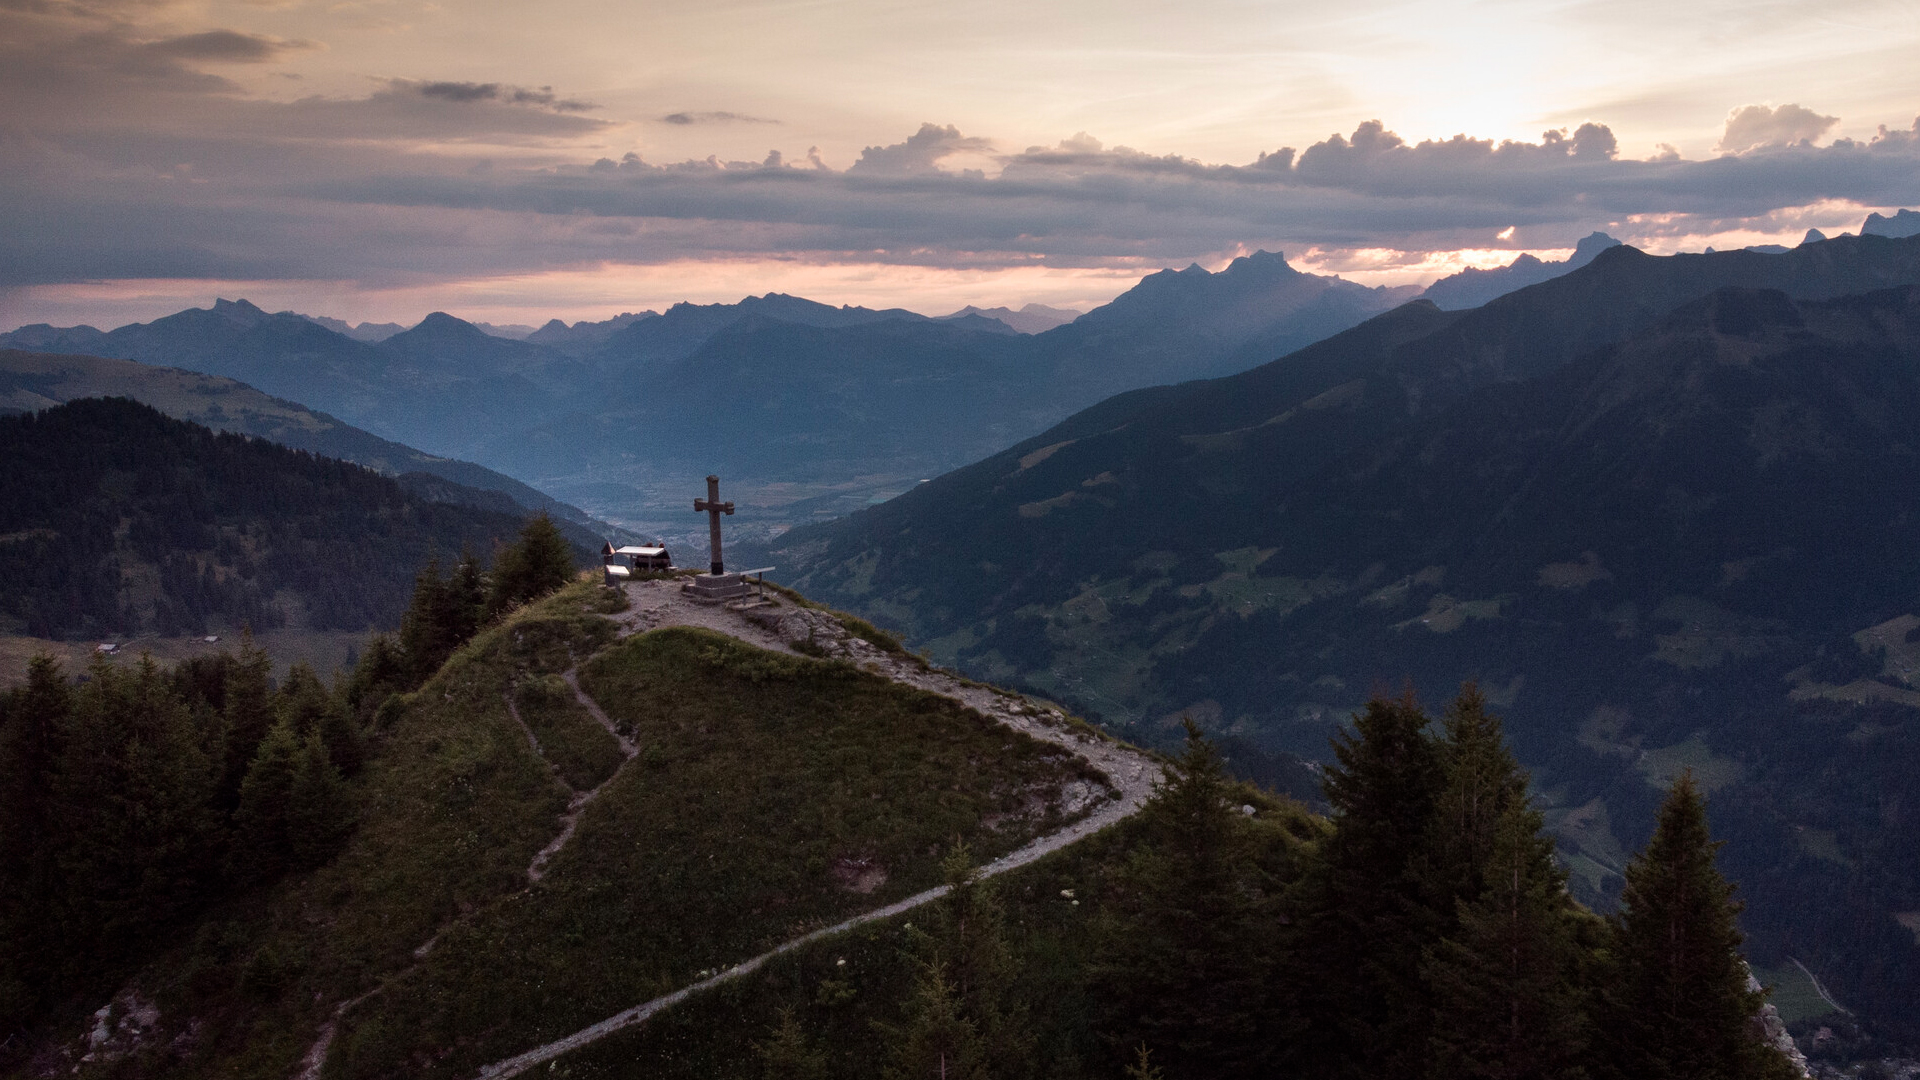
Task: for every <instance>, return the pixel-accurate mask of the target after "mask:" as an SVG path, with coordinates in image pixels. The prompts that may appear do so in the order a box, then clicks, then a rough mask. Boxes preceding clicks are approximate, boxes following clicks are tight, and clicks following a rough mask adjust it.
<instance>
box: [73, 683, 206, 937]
mask: <svg viewBox="0 0 1920 1080" xmlns="http://www.w3.org/2000/svg"><path fill="white" fill-rule="evenodd" d="M61 743H62V746H61V752H60V757H59V760H58V761H57V763H56V765H55V769H54V777H55V779H54V804H55V806H56V819H55V820H56V828H55V837H54V842H55V844H56V845H57V848H58V853H57V856H56V861H57V863H58V865H59V869H60V874H61V877H62V879H63V886H64V887H63V889H62V890H61V892H62V899H61V906H62V910H63V918H62V921H63V922H64V923H65V928H66V932H67V934H68V935H69V937H70V938H72V939H74V940H79V941H90V942H92V943H93V944H94V945H95V947H96V949H97V955H100V956H107V957H112V956H117V955H120V954H122V953H124V952H125V951H127V950H129V949H131V948H133V947H134V945H135V942H136V941H137V940H138V939H139V937H140V936H141V935H142V934H144V933H145V932H146V931H148V930H151V929H152V928H154V927H156V926H159V925H161V924H163V923H165V922H166V921H167V920H168V919H170V918H172V917H173V916H174V915H175V914H176V913H177V912H179V911H180V910H181V909H182V908H183V907H184V906H185V905H186V904H187V903H189V902H190V901H191V900H193V899H194V898H195V896H196V895H197V894H200V893H202V892H204V891H205V890H206V889H208V888H210V887H211V886H212V883H213V881H212V869H213V865H214V857H215V852H216V850H217V847H218V845H219V843H220V833H219V824H218V819H217V817H216V815H215V813H214V804H215V799H216V796H217V794H218V790H219V773H220V770H219V768H218V766H217V765H216V763H215V762H213V761H212V760H210V759H209V758H208V756H207V754H206V751H205V747H204V744H203V741H202V738H201V735H200V732H198V731H197V730H196V729H195V728H194V725H193V721H192V714H191V713H190V712H189V710H188V709H187V706H186V703H185V702H184V701H182V700H181V699H180V697H179V695H178V694H177V693H176V692H175V691H174V689H173V686H172V683H171V680H169V679H168V678H167V677H166V676H165V675H163V674H162V673H161V672H160V671H159V669H158V667H157V666H156V665H155V664H154V663H153V661H152V659H151V658H150V657H143V658H142V659H141V661H140V663H139V665H138V666H137V667H136V668H135V670H134V672H133V673H132V674H126V673H122V672H118V671H116V670H115V669H114V667H113V665H112V664H111V663H110V662H108V661H106V660H104V659H100V660H96V661H95V663H94V664H93V665H92V667H91V668H90V669H89V671H88V681H87V683H86V685H85V686H84V687H82V688H81V691H80V693H79V694H77V695H76V696H75V699H74V708H73V710H72V711H71V713H70V714H69V717H68V720H67V724H66V728H65V730H64V731H63V732H62V733H61Z"/></svg>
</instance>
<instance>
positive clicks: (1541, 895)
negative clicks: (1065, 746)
mask: <svg viewBox="0 0 1920 1080" xmlns="http://www.w3.org/2000/svg"><path fill="white" fill-rule="evenodd" d="M1437 727H1438V730H1435V728H1436V725H1435V723H1434V721H1433V719H1432V718H1430V717H1429V716H1428V715H1427V714H1426V713H1425V712H1424V711H1423V710H1422V709H1421V707H1420V706H1419V705H1418V704H1417V703H1416V702H1415V701H1413V700H1412V699H1411V697H1402V698H1398V699H1390V698H1376V699H1375V700H1373V701H1371V702H1370V703H1368V705H1367V706H1366V708H1365V710H1364V711H1363V712H1362V713H1360V714H1359V715H1358V716H1357V717H1356V718H1355V721H1354V724H1353V727H1352V729H1351V731H1350V732H1349V733H1347V734H1345V735H1343V736H1342V737H1341V738H1339V739H1338V740H1336V744H1335V753H1336V758H1337V760H1336V763H1335V764H1333V765H1331V766H1329V767H1328V768H1327V769H1326V772H1325V777H1324V788H1325V792H1326V797H1327V799H1328V801H1329V802H1330V803H1331V804H1332V807H1333V811H1334V812H1333V815H1332V817H1331V819H1330V820H1317V819H1313V818H1310V817H1308V816H1307V815H1304V814H1301V815H1298V818H1297V820H1296V822H1295V827H1293V828H1277V829H1276V828H1270V827H1263V826H1262V824H1261V823H1259V822H1257V821H1256V820H1255V819H1254V818H1253V817H1252V816H1250V815H1249V814H1248V813H1246V811H1248V810H1251V809H1252V807H1251V806H1245V805H1243V800H1242V794H1243V791H1242V788H1241V786H1240V785H1238V784H1237V783H1235V782H1234V781H1232V780H1230V779H1229V777H1228V776H1227V774H1226V772H1225V768H1224V765H1223V762H1222V760H1221V758H1220V756H1219V754H1218V752H1217V751H1216V750H1215V748H1214V747H1213V746H1212V744H1211V743H1210V742H1209V741H1208V740H1207V739H1206V738H1204V737H1203V736H1202V735H1201V733H1200V731H1199V730H1198V729H1197V728H1195V727H1194V726H1193V725H1192V724H1191V723H1189V724H1188V727H1187V742H1186V746H1185V750H1184V752H1183V754H1182V755H1181V756H1180V757H1179V759H1178V760H1176V761H1175V762H1173V763H1172V765H1171V767H1170V768H1169V770H1168V779H1167V780H1166V782H1165V783H1164V785H1163V786H1162V788H1161V790H1160V791H1159V792H1158V793H1157V794H1156V796H1155V797H1154V799H1153V800H1152V801H1151V802H1150V803H1149V805H1148V806H1147V808H1146V809H1145V810H1144V811H1143V813H1142V815H1141V818H1140V820H1139V822H1138V826H1137V827H1138V829H1139V833H1138V836H1139V839H1138V842H1136V843H1134V844H1133V845H1131V847H1130V849H1129V851H1128V852H1127V854H1126V857H1125V862H1124V865H1123V866H1122V867H1121V868H1120V869H1119V871H1118V872H1117V873H1116V874H1115V875H1114V876H1113V878H1112V880H1111V881H1110V883H1109V885H1108V887H1107V888H1106V890H1105V895H1104V896H1103V897H1102V899H1101V901H1100V906H1099V908H1098V910H1097V911H1096V912H1095V914H1094V916H1093V922H1092V930H1091V934H1092V939H1093V940H1092V945H1091V951H1090V954H1089V955H1090V960H1089V961H1088V962H1087V963H1086V964H1085V966H1084V971H1083V972H1082V978H1083V980H1084V983H1085V987H1084V989H1085V995H1086V1000H1087V1001H1089V1002H1091V1003H1092V1010H1091V1016H1090V1018H1089V1021H1088V1023H1089V1026H1090V1027H1091V1029H1092V1030H1091V1033H1090V1034H1091V1036H1092V1041H1093V1042H1094V1043H1095V1044H1096V1045H1098V1046H1100V1047H1101V1048H1102V1050H1101V1052H1100V1053H1101V1055H1102V1056H1103V1057H1104V1060H1105V1062H1106V1067H1107V1068H1108V1069H1110V1070H1111V1071H1110V1072H1107V1073H1106V1075H1114V1074H1117V1073H1123V1074H1124V1075H1125V1076H1127V1077H1129V1078H1131V1080H1187V1078H1194V1080H1199V1078H1207V1080H1237V1078H1243V1077H1244V1078H1249V1080H1251V1078H1255V1077H1262V1078H1265V1077H1292V1076H1298V1077H1314V1078H1322V1077H1327V1078H1353V1080H1361V1078H1378V1077H1396V1078H1421V1080H1468V1078H1473V1080H1522V1078H1525V1080H1649V1078H1673V1080H1679V1078H1685V1080H1765V1078H1771V1077H1778V1078H1785V1077H1792V1076H1797V1075H1799V1072H1798V1069H1797V1068H1796V1067H1795V1066H1794V1065H1792V1064H1791V1063H1790V1062H1789V1061H1788V1059H1787V1058H1786V1057H1785V1056H1784V1055H1783V1054H1781V1053H1780V1052H1779V1051H1778V1050H1776V1049H1774V1048H1773V1047H1772V1046H1770V1045H1767V1044H1766V1043H1765V1042H1763V1041H1762V1040H1761V1039H1760V1037H1759V1036H1758V1034H1757V1033H1756V1032H1757V1028H1756V1025H1755V1017H1756V1016H1757V1014H1758V1013H1759V1012H1760V1009H1761V1007H1762V1005H1763V1004H1764V997H1765V995H1764V993H1763V992H1760V991H1754V990H1749V988H1748V986H1749V983H1748V978H1749V976H1748V972H1747V968H1746V965H1745V963H1744V961H1743V960H1742V958H1741V955H1740V952H1739V945H1740V941H1741V937H1740V933H1739V930H1738V928H1737V925H1736V917H1737V915H1738V912H1739V911H1740V905H1739V903H1738V902H1737V901H1735V900H1734V898H1733V893H1734V887H1733V886H1732V885H1731V884H1729V883H1728V882H1727V881H1726V880H1725V879H1724V878H1723V877H1722V876H1721V875H1720V873H1719V871H1718V870H1717V869H1716V868H1715V865H1714V859H1715V851H1716V850H1717V848H1718V844H1716V843H1715V842H1714V841H1713V840H1712V839H1711V838H1710V836H1709V833H1708V826H1707V817H1706V810H1705V806H1704V803H1703V800H1702V797H1701V794H1700V791H1699V790H1698V788H1697V787H1696V786H1695V784H1694V783H1693V780H1692V778H1691V776H1690V775H1685V776H1682V777H1681V778H1680V779H1679V780H1678V781H1677V782H1676V783H1675V784H1674V785H1673V787H1672V789H1671V791H1670V792H1669V794H1668V796H1667V799H1666V801H1665V804H1664V806H1663V807H1662V809H1661V811H1660V814H1659V818H1658V824H1657V826H1656V828H1655V831H1654V833H1653V837H1652V839H1651V840H1650V841H1649V843H1648V845H1647V847H1646V848H1645V850H1643V851H1642V852H1640V854H1639V855H1638V856H1636V857H1635V858H1634V859H1633V861H1632V862H1631V864H1630V865H1629V866H1628V867H1627V869H1626V887H1625V891H1624V893H1623V896H1622V899H1621V903H1620V908H1619V910H1618V912H1616V913H1615V914H1613V915H1610V916H1607V917H1601V916H1598V915H1595V914H1593V913H1592V912H1589V911H1587V910H1586V909H1584V908H1582V907H1581V906H1580V905H1579V904H1578V903H1576V902H1575V901H1574V900H1573V899H1572V898H1571V897H1570V896H1569V895H1568V893H1567V890H1566V871H1565V870H1563V869H1561V867H1560V866H1559V865H1558V864H1557V863H1556V862H1555V859H1554V843H1553V840H1552V838H1551V837H1550V836H1548V835H1544V834H1543V832H1542V827H1543V819H1542V815H1541V814H1540V812H1539V811H1537V810H1535V809H1533V808H1532V806H1531V805H1530V804H1529V801H1528V798H1527V776H1526V774H1525V772H1523V771H1522V770H1521V769H1520V767H1519V766H1518V764H1517V763H1516V762H1515V760H1514V758H1513V757H1512V755H1511V753H1510V752H1509V751H1508V749H1507V748H1506V745H1505V741H1504V738H1503V736H1502V733H1501V728H1500V722H1499V720H1498V719H1497V718H1496V717H1495V716H1493V715H1492V714H1491V713H1489V712H1488V711H1487V709H1486V705H1485V701H1484V699H1483V698H1482V697H1481V695H1480V693H1479V692H1478V690H1477V689H1475V688H1474V687H1473V686H1471V685H1468V686H1467V687H1465V688H1463V690H1462V691H1461V693H1460V695H1459V697H1458V698H1457V699H1456V700H1455V701H1454V702H1453V703H1452V705H1451V706H1450V707H1449V708H1448V709H1447V710H1446V713H1445V715H1444V717H1443V718H1442V719H1441V721H1440V723H1439V724H1438V725H1437ZM1302 823H1305V824H1304V827H1302ZM947 869H948V882H949V884H950V885H951V886H952V888H953V891H952V892H951V893H950V894H949V896H948V897H947V898H946V899H944V900H943V901H941V903H940V911H939V914H938V915H937V917H936V919H935V924H934V926H933V927H932V928H931V929H930V930H928V931H926V932H923V933H918V934H917V935H916V944H915V945H914V946H913V947H912V950H911V951H912V961H913V963H914V964H915V966H916V977H915V980H914V983H913V989H912V991H911V994H910V995H909V996H908V998H907V1000H906V1002H905V1003H904V1010H903V1016H904V1021H903V1022H902V1023H901V1024H899V1025H896V1026H889V1027H886V1028H885V1029H884V1042H885V1044H886V1047H887V1053H888V1055H889V1059H888V1063H887V1067H886V1073H885V1075H887V1076H888V1077H889V1078H890V1080H908V1078H920V1077H929V1078H930V1077H944V1078H947V1080H986V1078H990V1077H991V1078H996V1080H1006V1078H1012V1077H1028V1076H1043V1075H1054V1074H1055V1068H1056V1066H1058V1064H1059V1063H1057V1062H1041V1061H1039V1060H1036V1058H1035V1056H1034V1054H1033V1052H1032V1049H1033V1048H1032V1045H1031V1041H1030V1040H1023V1036H1022V1032H1023V1031H1025V1030H1026V1029H1027V1025H1026V1024H1025V1022H1024V1021H1025V1017H1026V1016H1027V1014H1028V1013H1029V1012H1032V1011H1034V1010H1043V1009H1046V1008H1047V1007H1048V1005H1049V1003H1048V1002H1046V1001H1034V1000H1025V999H1023V998H1022V996H1021V994H1020V993H1019V992H1018V991H1017V990H1016V980H1015V978H1014V973H1015V971H1016V970H1017V967H1018V961H1017V959H1016V958H1015V957H1014V956H1013V955H1012V954H1011V953H1010V952H1009V949H1008V944H1007V939H1006V934H1005V931H1004V927H1003V923H1004V916H1003V913H1002V909H1001V905H1000V901H999V900H998V899H997V897H996V896H995V892H994V886H993V884H992V883H991V882H987V881H983V880H981V879H979V878H978V877H977V876H976V874H975V873H974V872H973V871H972V870H971V869H970V868H968V867H967V866H966V865H965V862H964V856H963V857H962V858H961V860H960V861H959V862H950V863H949V865H948V868H947ZM759 1050H760V1054H761V1058H762V1062H763V1064H764V1066H765V1075H766V1076H767V1077H769V1078H770V1080H801V1078H807V1077H818V1076H824V1075H825V1073H824V1071H823V1070H824V1068H825V1060H826V1059H825V1056H824V1054H822V1053H821V1050H820V1048H819V1047H817V1046H814V1045H812V1044H810V1043H809V1040H808V1034H807V1032H806V1031H805V1030H804V1028H803V1027H802V1025H801V1024H800V1023H799V1022H798V1020H797V1019H796V1018H795V1017H794V1016H793V1015H792V1014H787V1015H784V1016H783V1017H782V1019H781V1022H780V1024H779V1025H778V1026H777V1027H776V1028H775V1029H774V1030H773V1031H772V1032H770V1033H769V1035H768V1037H767V1038H766V1039H765V1040H764V1041H763V1042H762V1043H760V1044H759ZM1088 1071H1089V1072H1091V1073H1094V1074H1096V1075H1097V1074H1099V1073H1100V1070H1099V1069H1098V1068H1094V1069H1089V1070H1088Z"/></svg>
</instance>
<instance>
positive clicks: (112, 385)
mask: <svg viewBox="0 0 1920 1080" xmlns="http://www.w3.org/2000/svg"><path fill="white" fill-rule="evenodd" d="M85 397H125V398H132V399H133V400H135V401H138V402H141V403H143V404H146V405H151V406H153V407H154V408H156V409H159V410H160V411H161V412H163V413H166V414H167V415H168V416H171V417H173V418H174V419H176V420H188V421H191V422H193V423H196V424H203V425H205V426H207V427H209V428H212V429H213V430H215V431H231V432H235V433H237V434H241V435H252V436H254V437H256V438H261V439H266V440H268V441H269V442H276V443H279V444H280V445H281V446H285V447H289V448H291V449H294V450H306V451H309V452H311V453H315V454H319V455H321V456H322V457H331V458H339V459H341V460H343V461H351V462H353V463H354V464H356V465H364V466H366V467H367V468H369V469H372V470H373V471H375V472H377V473H381V474H384V475H387V476H405V475H414V476H416V477H428V476H431V477H436V478H438V480H439V481H440V483H437V484H436V485H434V486H433V487H432V488H431V490H429V489H428V488H427V487H425V486H422V485H423V481H420V480H413V481H408V483H409V484H412V485H413V490H415V492H416V493H417V494H421V495H423V496H424V497H426V498H429V499H433V500H435V501H438V502H458V503H462V504H464V505H474V506H492V507H494V508H497V509H503V510H507V511H509V512H513V513H525V512H528V511H535V510H545V511H546V512H547V513H548V514H549V515H551V516H552V517H553V519H554V521H555V522H556V523H557V524H559V525H560V527H561V529H562V530H564V531H566V532H567V534H568V539H570V540H571V541H572V542H573V543H574V544H576V545H578V546H581V547H586V548H597V547H598V546H599V545H600V543H601V539H602V538H604V537H607V536H612V535H615V534H617V533H619V532H620V530H618V529H617V528H615V527H614V526H611V525H608V524H607V523H606V522H603V521H596V520H594V519H593V518H591V517H589V516H588V515H587V514H586V512H585V511H583V510H581V509H580V508H579V507H577V506H570V505H568V504H567V503H563V502H561V501H560V500H558V499H555V498H553V497H552V496H550V495H548V494H546V493H545V492H543V491H539V490H537V489H535V488H533V487H530V486H528V485H526V484H523V483H521V482H520V481H518V480H515V479H513V478H512V477H510V476H506V475H503V474H501V473H497V472H494V471H493V470H492V469H488V468H485V467H484V466H480V465H475V464H474V463H472V462H470V461H458V460H455V459H452V458H443V457H436V456H434V455H432V454H427V453H423V452H421V451H419V450H415V449H414V448H412V447H410V446H404V445H402V444H400V443H397V442H392V441H390V440H387V439H382V438H380V437H379V436H378V435H374V434H372V433H370V432H366V431H362V430H360V429H359V428H356V427H354V426H352V425H350V424H346V423H342V422H341V421H339V420H337V419H335V418H333V417H331V416H328V415H327V414H325V413H320V412H314V411H313V410H311V409H308V408H306V407H305V406H302V405H298V404H295V403H294V402H291V401H287V400H285V399H282V398H276V397H272V396H269V395H267V394H263V393H261V392H260V391H258V390H255V389H254V388H253V387H251V386H248V385H247V384H245V383H242V382H236V381H234V380H232V379H225V378H221V377H220V376H217V375H205V374H202V373H200V372H197V371H186V370H183V369H180V368H168V367H158V366H154V365H149V364H141V363H136V362H133V361H128V360H111V359H107V358H105V357H99V356H75V355H67V354H59V353H29V352H21V351H18V350H14V349H0V414H4V413H14V412H35V411H38V410H40V409H44V408H48V407H50V406H53V405H58V404H60V403H62V402H66V401H71V400H73V399H75V398H85ZM490 495H497V496H499V497H501V498H504V499H505V500H506V502H505V503H504V504H502V503H500V502H498V501H490V498H489V497H490Z"/></svg>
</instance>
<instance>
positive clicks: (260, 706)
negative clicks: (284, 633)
mask: <svg viewBox="0 0 1920 1080" xmlns="http://www.w3.org/2000/svg"><path fill="white" fill-rule="evenodd" d="M222 698H223V700H222V702H221V716H222V718H223V720H224V721H225V725H224V726H225V728H226V753H225V755H224V758H225V760H224V761H223V763H222V773H223V779H222V782H221V790H222V802H223V804H224V805H226V806H229V807H232V806H236V805H238V803H239V799H240V782H241V781H242V780H245V779H246V776H247V768H248V767H249V766H251V765H252V764H253V757H254V755H255V754H256V753H257V752H258V751H259V749H260V740H262V739H264V738H266V737H267V730H268V729H269V728H271V727H273V721H274V706H273V660H272V659H271V658H269V657H268V656H267V654H266V650H264V649H261V648H260V647H259V646H257V645H255V644H254V643H253V631H251V630H243V631H241V634H240V655H238V656H237V657H235V658H234V662H233V665H232V666H231V668H230V669H229V671H228V673H227V681H226V685H225V686H224V687H223V688H222Z"/></svg>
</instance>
